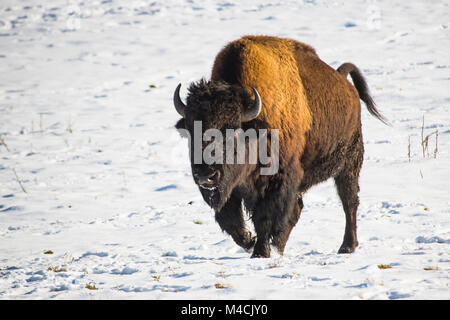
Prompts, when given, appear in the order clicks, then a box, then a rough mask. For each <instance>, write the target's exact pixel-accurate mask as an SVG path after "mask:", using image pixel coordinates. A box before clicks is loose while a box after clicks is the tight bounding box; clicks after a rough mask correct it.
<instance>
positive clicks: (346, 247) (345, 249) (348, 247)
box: [338, 243, 358, 253]
mask: <svg viewBox="0 0 450 320" xmlns="http://www.w3.org/2000/svg"><path fill="white" fill-rule="evenodd" d="M357 246H358V243H356V244H345V243H343V244H342V246H341V247H340V248H339V251H338V253H352V252H353V251H355V249H356V247H357Z"/></svg>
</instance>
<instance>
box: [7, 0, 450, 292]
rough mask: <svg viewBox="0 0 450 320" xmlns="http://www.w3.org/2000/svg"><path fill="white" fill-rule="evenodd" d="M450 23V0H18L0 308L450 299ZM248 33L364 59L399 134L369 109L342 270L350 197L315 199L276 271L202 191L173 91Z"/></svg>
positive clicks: (10, 7) (315, 194)
mask: <svg viewBox="0 0 450 320" xmlns="http://www.w3.org/2000/svg"><path fill="white" fill-rule="evenodd" d="M449 12H450V7H449V3H448V1H444V0H442V1H438V0H437V1H433V2H427V1H406V2H405V1H352V2H348V1H347V2H345V1H331V0H329V1H326V0H324V1H320V0H317V1H303V2H300V1H278V0H269V1H250V0H247V1H234V0H227V1H205V0H186V1H181V0H179V1H175V0H171V1H159V2H146V1H141V0H137V1H125V0H112V1H85V2H81V1H66V0H64V1H63V0H51V1H25V0H20V1H17V0H2V2H1V4H0V73H1V78H0V114H1V116H0V138H1V139H0V181H1V183H0V298H1V299H449V298H450V290H449V279H450V273H449V270H450V255H449V253H450V250H449V249H450V248H449V245H450V220H449V214H450V209H449V208H450V197H449V191H450V173H449V169H448V168H449V166H448V164H449V161H450V154H449V150H450V148H449V147H450V139H449V137H450V112H449V111H450V98H449V95H448V92H449V91H448V88H449V84H450V77H449V70H450V61H449V56H448V48H449V47H450V34H449V23H450V21H449ZM245 34H268V35H277V36H282V37H291V38H294V39H297V40H300V41H303V42H305V43H308V44H310V45H312V46H313V47H314V48H315V49H316V50H317V52H318V54H319V55H320V57H321V58H322V59H323V60H324V61H325V62H327V63H328V64H330V65H331V66H332V67H334V68H337V67H338V66H339V65H340V64H341V63H343V62H347V61H351V62H353V63H354V64H356V65H357V66H359V67H360V68H361V70H362V71H363V73H364V75H365V76H366V78H367V81H368V83H369V87H370V88H371V92H372V94H373V97H374V99H375V101H376V102H377V104H378V107H379V110H380V111H381V113H383V114H384V115H385V116H386V117H387V118H388V119H389V120H390V121H391V123H392V124H393V126H392V127H387V126H385V125H383V124H382V123H381V122H380V121H378V120H376V119H375V118H373V117H371V116H370V114H369V113H368V112H367V110H366V109H365V108H363V112H362V122H363V134H364V143H365V160H364V164H363V169H362V173H361V179H360V184H361V192H360V198H361V205H360V208H359V212H358V236H359V243H360V246H359V247H358V248H357V250H356V251H355V252H354V253H353V254H350V255H338V254H337V250H338V248H339V246H340V244H341V241H342V237H343V234H344V225H345V221H344V213H343V210H342V207H341V204H340V201H339V199H338V197H337V195H336V192H335V188H334V185H333V183H332V182H331V181H328V182H326V183H323V184H321V185H319V186H316V187H314V188H312V189H311V190H310V191H309V192H308V193H307V194H306V195H305V197H304V203H305V208H304V210H303V212H302V217H301V218H300V221H299V223H298V224H297V226H296V228H295V229H294V230H293V232H292V234H291V237H290V239H289V241H288V244H287V246H286V250H285V255H284V256H282V257H280V256H273V257H272V258H270V259H250V257H249V256H250V255H249V254H248V253H247V252H245V251H244V250H242V249H240V248H239V247H238V246H237V245H236V244H234V242H233V241H232V239H231V238H230V237H229V236H227V235H226V234H224V233H222V232H221V231H220V228H219V226H218V225H217V224H216V223H215V221H214V214H213V212H212V210H211V209H209V208H208V207H207V205H206V204H205V203H204V202H203V201H202V199H201V196H200V193H199V191H198V189H197V188H196V186H195V185H194V183H193V180H192V177H191V173H190V166H189V162H188V156H187V152H188V150H187V145H186V141H185V140H183V139H182V138H181V137H179V135H178V133H177V132H176V130H175V129H174V127H173V126H174V124H175V122H176V121H177V120H178V118H179V117H178V115H177V113H176V112H175V110H174V107H173V105H172V98H171V97H172V94H173V90H174V89H175V87H176V85H177V84H178V83H180V82H181V83H182V84H183V87H182V90H181V92H182V96H184V95H185V93H186V91H185V88H186V87H187V85H188V84H189V82H191V81H195V80H198V79H200V78H201V77H206V78H207V77H209V74H210V70H211V66H212V63H213V59H214V57H215V54H217V52H218V51H219V50H220V49H221V48H222V47H223V46H224V45H225V44H226V43H227V42H229V41H231V40H234V39H237V38H239V37H241V36H242V35H245ZM183 89H184V90H183ZM423 117H424V118H423ZM423 120H424V125H423V131H424V135H429V134H432V135H431V136H430V137H429V146H428V152H426V154H425V157H424V156H423V154H422V146H421V134H422V121H423ZM436 130H437V131H438V150H437V153H436V158H434V150H435V141H436V137H435V135H433V133H434V132H435V131H436ZM408 139H409V140H410V156H408Z"/></svg>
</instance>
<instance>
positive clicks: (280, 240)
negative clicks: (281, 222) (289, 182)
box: [272, 196, 303, 255]
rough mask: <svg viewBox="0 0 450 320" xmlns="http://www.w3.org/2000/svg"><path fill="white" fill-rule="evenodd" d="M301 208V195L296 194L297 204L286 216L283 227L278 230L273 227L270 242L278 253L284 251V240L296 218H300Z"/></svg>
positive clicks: (295, 222)
mask: <svg viewBox="0 0 450 320" xmlns="http://www.w3.org/2000/svg"><path fill="white" fill-rule="evenodd" d="M302 209H303V199H302V198H301V196H298V198H297V204H296V205H295V207H294V210H293V211H292V214H291V215H289V216H288V222H287V225H286V226H285V228H282V229H279V230H277V229H274V231H273V235H272V244H273V245H274V246H275V248H277V251H278V253H279V254H280V255H283V253H284V248H285V247H286V242H287V241H288V239H289V235H290V234H291V231H292V229H293V228H294V227H295V225H296V224H297V222H298V219H299V218H300V214H301V212H302Z"/></svg>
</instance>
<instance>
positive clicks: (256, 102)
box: [242, 88, 262, 122]
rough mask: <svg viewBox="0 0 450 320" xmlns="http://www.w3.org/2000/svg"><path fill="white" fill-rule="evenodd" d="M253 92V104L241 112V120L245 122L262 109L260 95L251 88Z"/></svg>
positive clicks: (254, 116) (253, 117)
mask: <svg viewBox="0 0 450 320" xmlns="http://www.w3.org/2000/svg"><path fill="white" fill-rule="evenodd" d="M252 90H253V94H254V95H255V100H254V101H253V106H252V107H251V108H250V109H248V110H245V111H244V112H243V114H242V122H247V121H251V120H253V119H255V118H256V117H257V116H258V115H259V113H260V112H261V109H262V103H261V97H260V96H259V93H258V91H257V90H256V89H255V88H252Z"/></svg>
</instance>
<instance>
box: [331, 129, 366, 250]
mask: <svg viewBox="0 0 450 320" xmlns="http://www.w3.org/2000/svg"><path fill="white" fill-rule="evenodd" d="M363 153H364V146H363V143H362V137H361V134H360V133H358V134H357V135H356V137H355V140H354V144H353V145H352V147H351V148H350V149H349V151H348V152H347V161H346V166H345V168H344V169H343V170H342V171H341V172H340V173H339V175H337V176H336V177H335V178H334V181H335V184H336V189H337V191H338V194H339V197H340V198H341V202H342V206H343V208H344V212H345V234H344V240H343V242H342V245H341V247H340V248H339V251H338V253H352V252H353V251H354V250H355V248H356V247H357V246H358V239H357V236H356V212H357V210H358V206H359V197H358V192H359V184H358V178H359V172H360V170H361V165H362V161H363Z"/></svg>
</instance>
